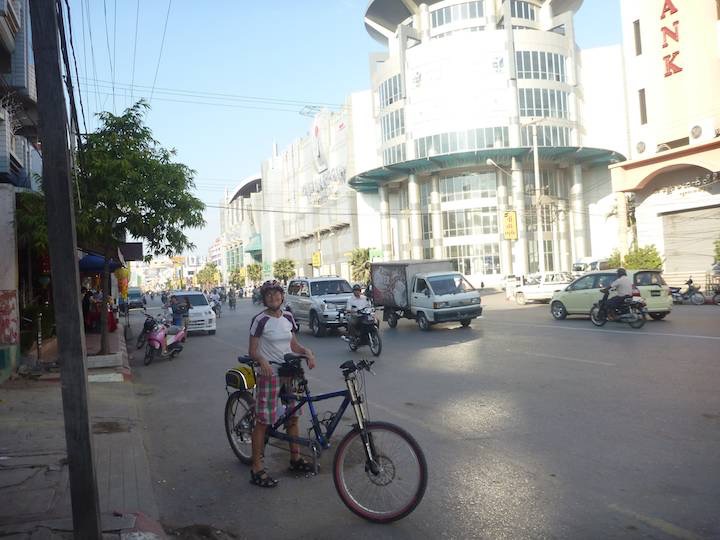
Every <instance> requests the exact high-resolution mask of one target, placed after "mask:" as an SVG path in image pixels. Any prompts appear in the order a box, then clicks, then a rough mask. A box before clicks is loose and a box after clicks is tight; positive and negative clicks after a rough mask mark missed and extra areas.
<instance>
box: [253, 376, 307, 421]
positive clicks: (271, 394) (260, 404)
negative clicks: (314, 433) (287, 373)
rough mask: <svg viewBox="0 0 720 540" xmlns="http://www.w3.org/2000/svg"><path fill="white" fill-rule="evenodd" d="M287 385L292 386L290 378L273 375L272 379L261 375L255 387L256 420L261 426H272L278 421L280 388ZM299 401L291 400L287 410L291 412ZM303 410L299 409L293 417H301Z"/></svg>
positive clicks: (286, 405) (288, 401)
mask: <svg viewBox="0 0 720 540" xmlns="http://www.w3.org/2000/svg"><path fill="white" fill-rule="evenodd" d="M283 384H285V385H287V386H288V387H289V386H290V385H291V384H292V379H291V378H288V377H282V378H280V377H278V376H277V374H275V373H273V375H272V376H271V377H266V376H264V375H259V376H258V379H257V386H256V387H255V418H256V419H257V421H258V422H260V423H261V424H266V425H271V424H274V423H275V422H277V419H278V398H279V397H280V388H281V387H282V385H283ZM296 403H297V400H295V399H289V400H287V403H285V404H284V405H285V410H286V411H287V410H289V409H291V408H292V407H294V406H295V404H296ZM301 414H302V409H298V410H297V411H295V412H294V413H293V416H300V415H301Z"/></svg>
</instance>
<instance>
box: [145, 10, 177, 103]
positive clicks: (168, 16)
mask: <svg viewBox="0 0 720 540" xmlns="http://www.w3.org/2000/svg"><path fill="white" fill-rule="evenodd" d="M171 6H172V0H168V8H167V13H166V14H165V25H164V26H163V35H162V40H161V41H160V54H159V55H158V61H157V66H156V67H155V77H154V78H153V84H152V88H151V89H150V103H152V99H153V93H154V92H155V83H156V82H157V76H158V72H159V71H160V61H161V60H162V53H163V48H164V47H165V33H166V32H167V25H168V20H169V19H170V7H171Z"/></svg>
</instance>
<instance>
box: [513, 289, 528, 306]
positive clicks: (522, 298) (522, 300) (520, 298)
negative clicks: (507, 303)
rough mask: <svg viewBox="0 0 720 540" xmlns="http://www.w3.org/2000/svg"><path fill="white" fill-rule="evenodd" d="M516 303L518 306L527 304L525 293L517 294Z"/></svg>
mask: <svg viewBox="0 0 720 540" xmlns="http://www.w3.org/2000/svg"><path fill="white" fill-rule="evenodd" d="M515 301H516V302H517V303H518V304H520V305H521V306H524V305H525V302H526V300H525V295H524V294H523V293H521V292H519V293H517V294H516V295H515Z"/></svg>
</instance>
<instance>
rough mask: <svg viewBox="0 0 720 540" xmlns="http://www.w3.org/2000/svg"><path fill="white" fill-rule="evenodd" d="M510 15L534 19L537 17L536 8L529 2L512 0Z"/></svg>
mask: <svg viewBox="0 0 720 540" xmlns="http://www.w3.org/2000/svg"><path fill="white" fill-rule="evenodd" d="M510 16H511V17H516V18H518V19H526V20H528V21H534V20H535V19H536V18H537V13H536V8H535V6H534V5H532V4H531V3H529V2H523V1H522V0H512V2H511V3H510Z"/></svg>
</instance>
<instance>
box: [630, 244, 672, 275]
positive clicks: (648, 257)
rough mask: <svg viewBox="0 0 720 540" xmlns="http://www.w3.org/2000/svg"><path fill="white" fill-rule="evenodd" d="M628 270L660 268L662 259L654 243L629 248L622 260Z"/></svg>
mask: <svg viewBox="0 0 720 540" xmlns="http://www.w3.org/2000/svg"><path fill="white" fill-rule="evenodd" d="M623 264H624V265H625V268H627V269H629V270H660V269H662V265H663V261H662V258H661V257H660V253H658V250H657V248H656V247H655V245H654V244H650V245H649V246H645V247H636V248H634V249H631V250H630V251H629V252H628V254H627V255H626V256H625V260H624V261H623Z"/></svg>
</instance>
